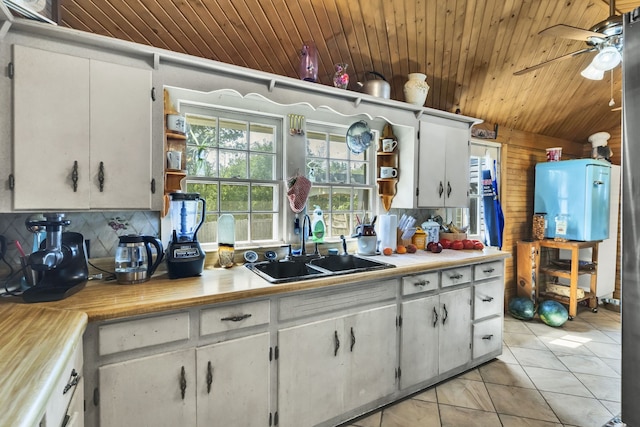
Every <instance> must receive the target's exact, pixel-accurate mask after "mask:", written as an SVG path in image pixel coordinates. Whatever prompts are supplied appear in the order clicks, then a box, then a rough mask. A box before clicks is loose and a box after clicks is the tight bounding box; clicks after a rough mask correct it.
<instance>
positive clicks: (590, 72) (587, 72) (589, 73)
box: [580, 64, 604, 80]
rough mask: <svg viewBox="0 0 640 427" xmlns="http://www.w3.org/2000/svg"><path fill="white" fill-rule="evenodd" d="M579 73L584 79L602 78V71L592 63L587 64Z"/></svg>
mask: <svg viewBox="0 0 640 427" xmlns="http://www.w3.org/2000/svg"><path fill="white" fill-rule="evenodd" d="M580 75H581V76H582V77H584V78H585V79H591V80H602V79H603V78H604V71H602V70H598V69H597V68H596V67H594V66H593V64H589V66H588V67H587V68H585V69H584V70H582V71H581V72H580Z"/></svg>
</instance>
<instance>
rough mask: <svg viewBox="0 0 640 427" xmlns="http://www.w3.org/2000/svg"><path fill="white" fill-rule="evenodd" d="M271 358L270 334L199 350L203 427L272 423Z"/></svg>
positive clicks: (199, 403)
mask: <svg viewBox="0 0 640 427" xmlns="http://www.w3.org/2000/svg"><path fill="white" fill-rule="evenodd" d="M268 355H269V334H268V333H263V334H258V335H252V336H249V337H245V338H239V339H235V340H230V341H224V342H221V343H218V344H213V345H210V346H207V347H202V348H199V349H197V350H196V359H197V363H196V368H197V369H196V372H197V379H196V381H197V405H196V406H197V408H198V409H197V411H198V412H197V414H198V416H197V418H198V425H199V426H216V425H220V426H233V425H237V426H245V427H254V426H255V427H258V426H265V425H267V424H268V419H269V356H268Z"/></svg>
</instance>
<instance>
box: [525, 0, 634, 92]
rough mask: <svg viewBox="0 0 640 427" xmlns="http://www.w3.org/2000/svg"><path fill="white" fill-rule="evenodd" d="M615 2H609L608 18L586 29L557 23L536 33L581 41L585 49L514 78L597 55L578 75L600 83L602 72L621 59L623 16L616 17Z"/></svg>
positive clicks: (528, 69)
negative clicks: (539, 69) (576, 58)
mask: <svg viewBox="0 0 640 427" xmlns="http://www.w3.org/2000/svg"><path fill="white" fill-rule="evenodd" d="M615 11H616V3H615V0H610V1H609V17H608V18H607V19H605V20H604V21H601V22H598V23H597V24H596V25H594V26H593V27H591V28H590V29H588V30H585V29H582V28H577V27H572V26H570V25H564V24H558V25H554V26H552V27H549V28H547V29H544V30H542V31H540V32H539V33H538V34H540V35H544V36H552V37H562V38H565V39H572V40H581V41H583V42H586V44H587V47H586V48H584V49H581V50H578V51H576V52H571V53H568V54H566V55H563V56H560V57H558V58H554V59H551V60H549V61H545V62H541V63H540V64H537V65H532V66H531V67H528V68H525V69H523V70H520V71H516V72H515V73H513V74H514V75H515V76H520V75H522V74H526V73H528V72H531V71H533V70H537V69H538V68H542V67H544V66H547V65H549V64H552V63H555V62H559V61H564V60H565V59H569V58H573V57H575V56H578V55H581V54H583V53H588V52H598V53H597V54H596V56H595V57H594V58H593V61H592V62H591V64H590V65H589V66H588V67H587V68H585V69H584V70H582V72H581V73H580V74H581V75H582V76H583V77H586V78H588V79H592V80H602V78H603V77H604V72H605V71H608V70H611V69H613V68H615V67H616V66H617V65H618V64H619V63H620V61H621V60H622V43H623V36H622V17H621V16H620V15H616V14H615Z"/></svg>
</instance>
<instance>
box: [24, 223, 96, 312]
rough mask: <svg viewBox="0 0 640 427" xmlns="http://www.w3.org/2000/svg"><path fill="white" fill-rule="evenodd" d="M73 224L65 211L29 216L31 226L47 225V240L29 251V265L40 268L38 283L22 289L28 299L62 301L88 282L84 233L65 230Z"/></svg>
mask: <svg viewBox="0 0 640 427" xmlns="http://www.w3.org/2000/svg"><path fill="white" fill-rule="evenodd" d="M69 224H71V221H69V220H67V219H64V214H61V213H48V214H44V220H29V221H27V222H26V224H25V225H26V226H27V229H34V228H37V227H44V229H45V231H46V236H47V237H46V240H45V241H44V242H42V243H41V244H40V249H39V250H37V251H34V252H33V253H31V255H29V259H28V262H27V267H30V268H31V269H32V270H33V271H34V272H36V275H35V278H36V282H35V283H34V286H32V287H30V288H28V289H26V290H25V291H24V292H23V293H22V299H23V300H24V301H25V302H45V301H58V300H61V299H63V298H66V297H68V296H70V295H73V294H74V293H76V292H78V291H79V290H80V289H82V288H83V287H84V285H86V283H87V280H88V279H89V267H88V264H87V263H88V260H87V250H86V247H85V242H84V237H83V236H82V234H80V233H75V232H71V231H65V232H63V231H62V228H63V227H66V226H68V225H69Z"/></svg>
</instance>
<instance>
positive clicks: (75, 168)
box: [71, 160, 78, 193]
mask: <svg viewBox="0 0 640 427" xmlns="http://www.w3.org/2000/svg"><path fill="white" fill-rule="evenodd" d="M71 182H73V192H74V193H75V192H77V191H78V161H77V160H74V161H73V168H72V169H71Z"/></svg>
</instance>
